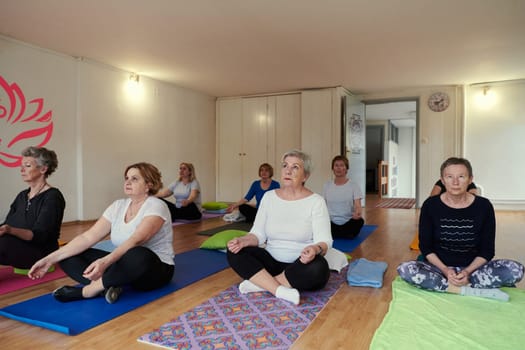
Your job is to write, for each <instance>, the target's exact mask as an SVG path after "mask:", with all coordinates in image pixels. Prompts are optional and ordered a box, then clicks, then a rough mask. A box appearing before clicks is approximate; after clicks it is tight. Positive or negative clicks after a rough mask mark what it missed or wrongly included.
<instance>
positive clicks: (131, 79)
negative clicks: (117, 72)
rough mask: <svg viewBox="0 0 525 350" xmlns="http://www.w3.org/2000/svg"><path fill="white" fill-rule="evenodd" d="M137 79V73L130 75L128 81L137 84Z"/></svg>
mask: <svg viewBox="0 0 525 350" xmlns="http://www.w3.org/2000/svg"><path fill="white" fill-rule="evenodd" d="M139 79H140V76H139V75H138V74H137V73H131V74H130V75H129V80H130V81H132V82H134V83H138V82H139Z"/></svg>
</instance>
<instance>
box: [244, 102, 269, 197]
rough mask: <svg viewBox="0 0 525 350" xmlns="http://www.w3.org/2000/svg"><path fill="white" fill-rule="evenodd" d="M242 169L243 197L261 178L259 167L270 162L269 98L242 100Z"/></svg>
mask: <svg viewBox="0 0 525 350" xmlns="http://www.w3.org/2000/svg"><path fill="white" fill-rule="evenodd" d="M242 142H243V151H242V154H243V156H242V162H241V163H242V169H241V182H240V184H241V185H242V188H243V191H244V193H243V195H244V194H245V193H246V192H247V191H248V189H249V187H250V185H251V184H252V182H253V181H254V180H257V179H258V178H259V174H258V170H259V165H261V164H262V163H265V162H268V98H267V97H253V98H243V99H242Z"/></svg>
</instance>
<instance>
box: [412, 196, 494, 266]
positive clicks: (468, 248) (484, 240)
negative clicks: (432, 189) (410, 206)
mask: <svg viewBox="0 0 525 350" xmlns="http://www.w3.org/2000/svg"><path fill="white" fill-rule="evenodd" d="M495 238H496V219H495V214H494V208H493V207H492V204H491V203H490V201H489V200H488V199H486V198H484V197H479V196H476V197H475V199H474V202H472V204H471V205H470V206H468V207H467V208H462V209H454V208H450V207H449V206H447V205H445V203H443V202H442V201H441V198H440V196H434V197H430V198H428V199H427V200H426V201H425V202H424V203H423V206H422V207H421V214H420V217H419V249H420V250H421V253H422V254H423V256H427V255H428V254H430V253H435V254H436V255H437V256H438V257H439V259H440V260H441V261H442V262H443V263H444V264H445V265H447V266H457V267H465V266H468V265H469V264H470V263H471V262H472V260H474V258H476V257H477V256H479V257H482V258H485V259H486V260H491V259H492V258H493V257H494V250H495V248H494V242H495Z"/></svg>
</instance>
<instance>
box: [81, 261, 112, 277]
mask: <svg viewBox="0 0 525 350" xmlns="http://www.w3.org/2000/svg"><path fill="white" fill-rule="evenodd" d="M107 267H108V266H107V263H106V261H105V260H104V258H101V259H97V260H95V261H93V262H92V263H91V264H90V265H89V266H88V267H87V268H86V269H85V270H84V272H83V273H82V276H84V278H87V279H88V280H90V281H96V280H98V279H99V278H100V277H102V274H103V273H104V271H106V269H107Z"/></svg>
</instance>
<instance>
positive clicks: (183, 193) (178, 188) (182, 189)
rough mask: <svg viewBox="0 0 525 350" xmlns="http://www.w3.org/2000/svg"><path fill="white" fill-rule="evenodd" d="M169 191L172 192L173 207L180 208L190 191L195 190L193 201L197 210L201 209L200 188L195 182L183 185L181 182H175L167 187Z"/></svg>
mask: <svg viewBox="0 0 525 350" xmlns="http://www.w3.org/2000/svg"><path fill="white" fill-rule="evenodd" d="M168 188H169V190H170V191H171V192H173V197H174V198H175V206H176V207H177V208H180V207H182V201H183V200H185V199H188V197H189V196H190V194H191V191H192V190H197V198H195V200H194V201H193V203H195V205H196V206H197V208H199V209H201V186H200V184H199V182H198V181H197V180H193V181H192V182H190V183H187V184H185V183H184V182H182V181H179V180H177V181H175V182H174V183H172V184H170V185H169V186H168Z"/></svg>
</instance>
